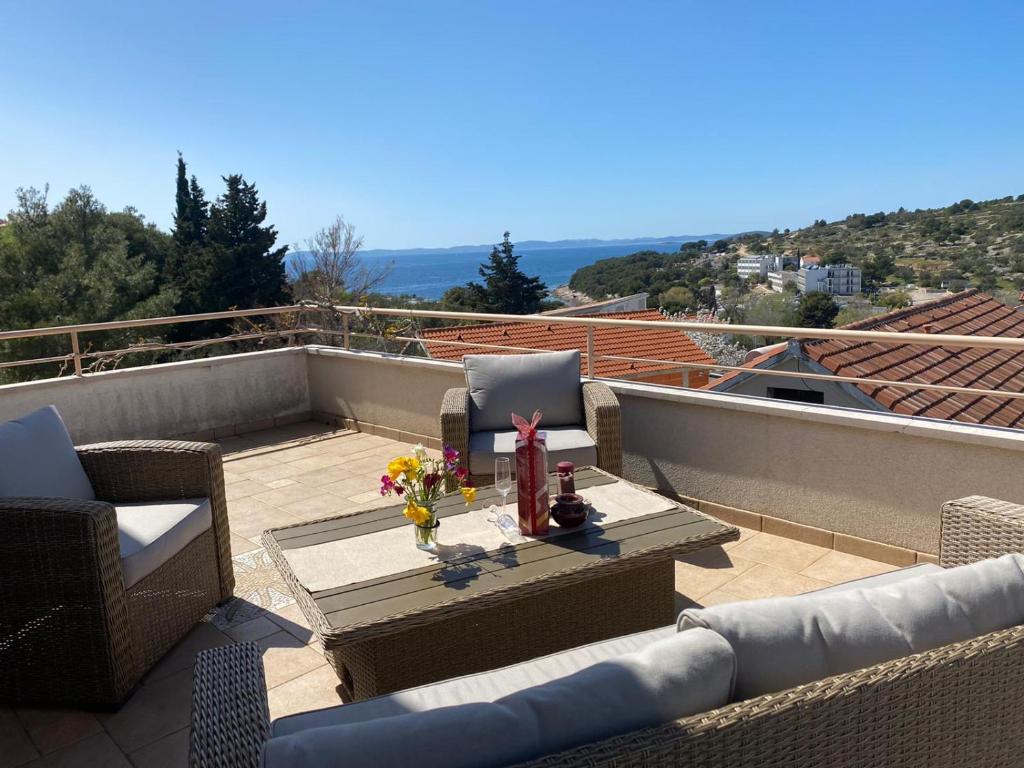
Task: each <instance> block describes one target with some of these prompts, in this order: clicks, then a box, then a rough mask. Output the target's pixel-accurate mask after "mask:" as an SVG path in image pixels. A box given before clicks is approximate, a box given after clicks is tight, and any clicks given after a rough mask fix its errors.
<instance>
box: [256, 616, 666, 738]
mask: <svg viewBox="0 0 1024 768" xmlns="http://www.w3.org/2000/svg"><path fill="white" fill-rule="evenodd" d="M674 634H676V627H675V625H674V624H673V625H670V626H667V627H660V628H659V629H650V630H647V631H645V632H636V633H634V634H631V635H623V636H622V637H614V638H612V639H610V640H601V641H600V642H597V643H591V644H589V645H583V646H580V647H578V648H572V649H570V650H568V651H561V652H559V653H552V654H550V655H548V656H542V657H540V658H537V659H531V660H530V661H524V662H522V663H520V664H513V665H511V666H508V667H503V668H501V669H494V670H490V671H488V672H478V673H476V674H474V675H465V676H463V677H455V678H452V679H451V680H443V681H441V682H439V683H431V684H430V685H421V686H419V687H417V688H409V689H407V690H404V691H398V692H396V693H390V694H388V695H386V696H377V697H375V698H372V699H365V700H364V701H357V702H355V703H353V704H343V705H341V706H338V707H330V708H328V709H318V710H314V711H313V712H303V713H302V714H298V715H291V716H289V717H283V718H281V719H280V720H276V721H274V724H273V726H272V734H273V735H274V736H286V735H288V734H290V733H297V732H299V731H304V730H308V729H310V728H323V727H324V726H329V725H345V724H348V723H358V722H362V721H364V720H378V719H380V718H384V717H394V716H396V715H404V714H407V713H409V712H426V711H428V710H431V709H440V708H441V707H450V706H453V705H457V704H472V703H477V702H486V701H497V700H498V699H500V698H502V697H504V696H508V695H510V694H512V693H515V692H516V691H521V690H524V689H526V688H531V687H533V686H536V685H542V684H544V683H548V682H551V681H552V680H558V679H560V678H563V677H568V676H569V675H571V674H574V673H576V672H579V671H580V670H581V669H585V668H587V667H590V666H593V665H594V664H597V663H599V662H602V661H608V660H609V659H613V658H615V657H617V656H623V655H625V654H629V653H636V652H638V651H642V650H643V649H644V648H646V647H647V646H648V645H650V644H651V643H653V642H655V641H656V640H662V639H664V638H666V637H672V636H673V635H674Z"/></svg>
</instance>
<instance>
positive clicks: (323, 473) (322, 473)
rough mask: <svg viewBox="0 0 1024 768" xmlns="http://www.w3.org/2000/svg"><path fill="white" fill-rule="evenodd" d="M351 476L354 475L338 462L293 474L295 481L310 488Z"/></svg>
mask: <svg viewBox="0 0 1024 768" xmlns="http://www.w3.org/2000/svg"><path fill="white" fill-rule="evenodd" d="M353 477H355V475H353V474H352V473H350V472H348V471H347V470H346V469H345V468H344V467H343V466H342V465H340V464H339V465H337V466H333V467H324V468H323V469H314V470H313V471H312V472H303V473H302V474H301V475H296V476H295V481H296V482H297V483H301V484H302V485H307V486H309V487H310V488H323V486H325V485H330V484H331V483H340V482H341V481H342V480H349V479H351V478H353Z"/></svg>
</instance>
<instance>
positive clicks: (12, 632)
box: [0, 440, 234, 708]
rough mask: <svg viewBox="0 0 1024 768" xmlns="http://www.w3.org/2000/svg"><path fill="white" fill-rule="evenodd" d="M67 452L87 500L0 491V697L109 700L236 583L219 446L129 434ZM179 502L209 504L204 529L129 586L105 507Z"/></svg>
mask: <svg viewBox="0 0 1024 768" xmlns="http://www.w3.org/2000/svg"><path fill="white" fill-rule="evenodd" d="M75 451H76V452H77V455H78V458H79V460H80V462H81V466H82V468H83V469H84V470H85V474H86V476H87V477H88V481H89V482H90V483H91V484H92V488H93V489H94V490H95V496H96V499H97V500H95V501H93V500H81V499H73V498H40V497H7V498H0V520H3V535H2V536H0V584H2V585H3V586H2V594H3V599H2V600H0V703H2V704H19V705H46V706H55V705H86V706H93V707H97V706H98V707H104V708H106V707H114V706H117V705H118V704H120V703H121V702H122V701H123V700H124V699H125V698H126V697H127V696H128V695H129V694H130V693H131V691H132V690H133V688H134V687H135V686H136V685H137V684H138V682H139V680H140V679H141V678H142V676H143V674H145V673H146V672H147V671H148V670H149V669H150V668H151V667H152V666H153V665H154V664H155V663H156V662H157V661H158V660H159V659H160V658H161V657H162V656H163V655H164V654H165V653H166V652H167V651H168V650H170V648H171V647H172V646H174V645H175V644H176V643H177V642H178V641H179V640H181V638H182V637H183V636H184V635H185V634H186V633H187V632H188V631H189V630H190V629H191V628H192V627H193V626H194V625H195V624H196V623H197V622H198V621H199V620H200V619H202V618H203V616H204V615H205V614H206V613H208V612H209V610H210V609H211V608H212V607H214V606H215V605H217V604H218V603H220V602H222V601H224V600H226V599H228V598H229V597H231V595H232V592H233V590H234V574H233V571H232V566H231V550H230V541H229V536H230V534H229V532H228V520H227V504H226V501H225V498H224V476H223V470H222V466H221V452H220V446H218V445H215V444H209V443H194V442H177V441H174V442H172V441H141V440H132V441H122V442H110V443H99V444H94V445H84V446H80V447H77V448H76V449H75ZM99 499H102V501H101V500H99ZM184 499H196V500H202V501H204V502H208V504H209V510H210V520H211V524H210V525H209V527H208V528H207V529H206V530H205V532H203V533H201V534H199V535H197V536H196V537H195V538H192V539H191V540H190V541H189V542H188V543H185V544H184V545H183V546H182V548H181V549H180V550H178V551H176V552H171V551H166V552H164V553H161V554H160V559H165V558H166V561H165V562H163V563H162V564H161V565H159V566H158V567H156V568H155V569H152V570H149V569H144V570H142V571H137V575H138V576H139V578H138V580H137V581H135V583H133V579H131V578H130V577H129V574H128V572H127V571H126V570H125V569H126V568H127V565H126V563H125V560H124V542H123V541H119V529H118V514H117V513H115V505H126V506H131V507H134V509H135V511H137V512H140V513H142V514H145V510H147V509H152V508H154V507H156V506H157V504H158V503H168V504H172V505H173V504H174V500H184ZM179 506H180V504H179ZM143 524H145V521H143ZM123 535H124V534H123V532H122V538H123ZM147 571H148V572H147ZM126 585H127V586H126Z"/></svg>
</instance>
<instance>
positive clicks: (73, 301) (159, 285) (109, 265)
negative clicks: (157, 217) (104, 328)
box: [0, 186, 180, 380]
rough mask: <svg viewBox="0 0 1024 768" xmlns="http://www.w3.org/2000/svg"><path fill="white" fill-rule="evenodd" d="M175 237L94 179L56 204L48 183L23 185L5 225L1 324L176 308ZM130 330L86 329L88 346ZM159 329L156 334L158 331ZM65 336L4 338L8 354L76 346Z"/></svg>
mask: <svg viewBox="0 0 1024 768" xmlns="http://www.w3.org/2000/svg"><path fill="white" fill-rule="evenodd" d="M173 249H174V245H173V241H172V239H171V237H170V236H168V235H167V234H165V233H163V232H161V231H160V230H158V229H157V228H156V226H155V225H153V224H150V223H147V222H146V221H145V220H144V219H143V218H142V216H140V215H139V214H138V213H137V212H136V211H135V210H133V209H131V208H128V209H125V210H124V211H116V212H112V211H108V210H107V209H106V207H105V206H104V205H103V204H102V203H100V201H99V200H97V199H96V197H95V195H93V193H92V190H90V189H89V187H85V186H83V187H78V188H76V189H72V190H71V191H70V192H68V194H67V196H66V197H65V198H64V199H63V200H62V201H61V202H60V203H58V204H57V205H56V206H53V207H51V206H50V204H49V202H48V200H47V191H46V190H43V191H39V190H37V189H32V188H29V189H19V190H18V193H17V206H16V208H15V209H14V210H13V211H11V212H10V214H9V216H8V225H7V226H6V227H4V228H3V229H0V327H2V328H4V329H7V330H16V329H25V328H38V327H42V326H50V325H73V324H78V323H94V322H104V321H108V320H125V319H131V318H138V317H151V316H159V315H168V314H173V312H174V308H175V306H176V304H177V302H178V300H179V298H180V295H179V293H178V291H177V289H176V288H175V287H174V286H173V285H170V284H168V283H167V282H166V281H165V280H164V279H163V272H164V269H165V266H166V264H167V261H168V259H169V258H170V257H171V254H172V253H173ZM135 335H136V334H134V333H133V332H131V331H120V332H107V333H106V334H88V335H83V339H82V346H83V351H88V350H89V349H90V347H91V346H92V345H93V344H98V343H99V342H100V341H104V342H106V344H105V346H109V344H115V345H117V344H120V345H125V344H127V343H129V342H130V341H131V340H133V339H134V338H135ZM155 335H156V336H158V334H155ZM70 351H71V350H70V348H69V347H68V340H67V337H65V336H48V337H37V338H33V339H25V340H20V341H17V342H8V343H5V344H0V357H2V358H4V359H37V358H41V357H52V356H57V355H64V354H67V353H68V352H70ZM3 371H4V373H3V380H15V379H23V378H30V377H34V376H37V375H41V374H43V373H49V374H50V375H52V373H53V367H52V366H44V367H42V368H37V367H24V368H22V367H17V368H6V369H3Z"/></svg>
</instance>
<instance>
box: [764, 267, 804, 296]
mask: <svg viewBox="0 0 1024 768" xmlns="http://www.w3.org/2000/svg"><path fill="white" fill-rule="evenodd" d="M797 278H798V275H797V273H796V272H791V271H785V270H780V271H778V272H769V273H768V286H769V287H770V288H771V289H772V290H773V291H784V290H786V286H787V285H789V284H791V283H792V284H794V285H796V283H797Z"/></svg>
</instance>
